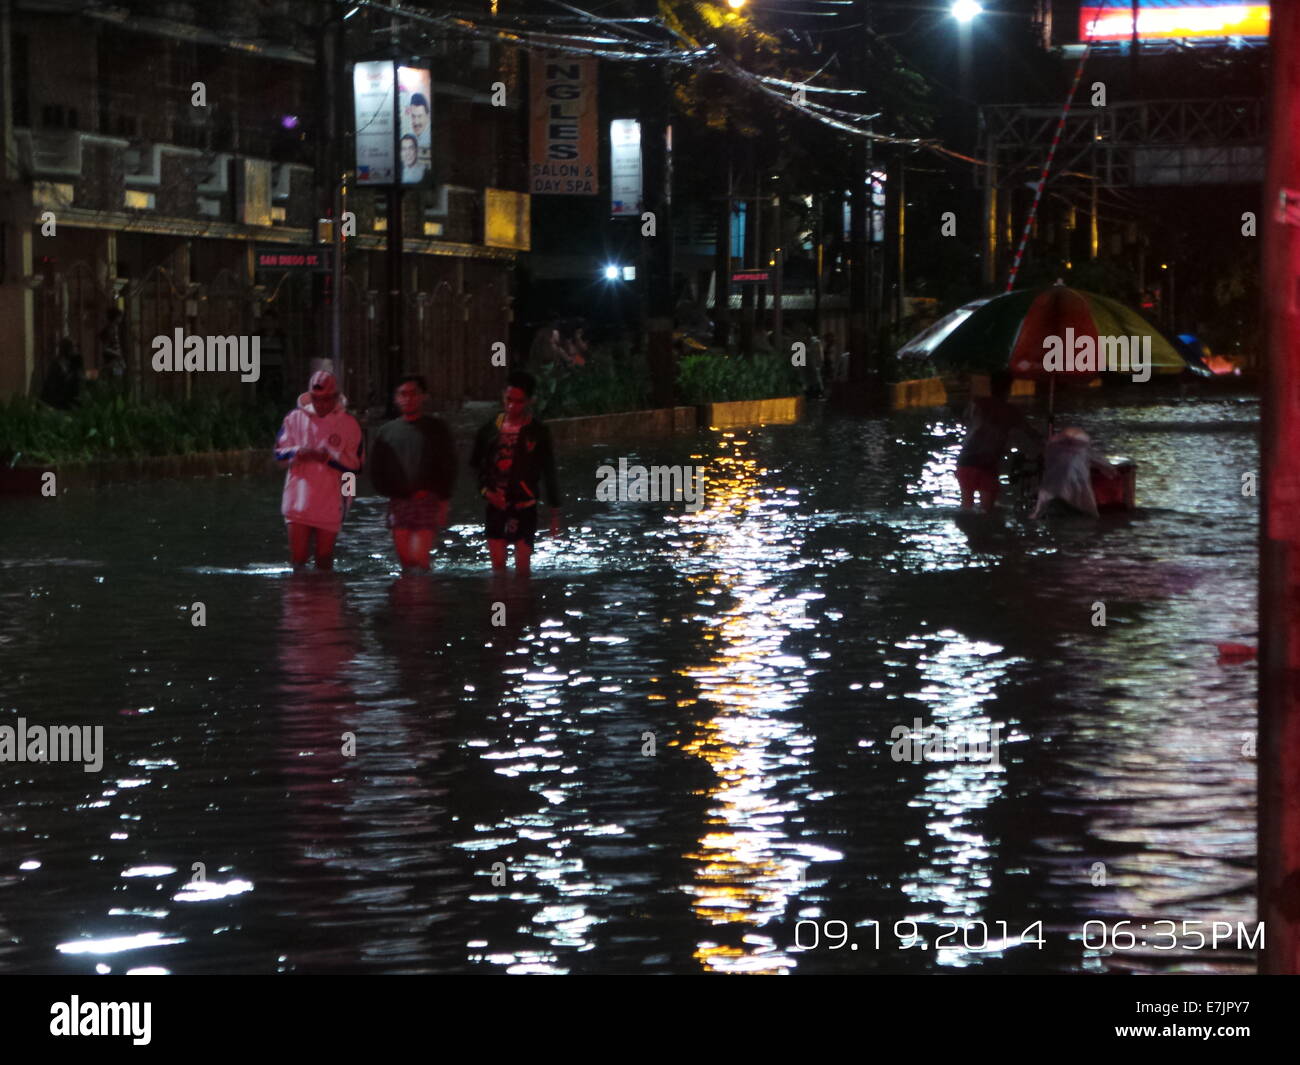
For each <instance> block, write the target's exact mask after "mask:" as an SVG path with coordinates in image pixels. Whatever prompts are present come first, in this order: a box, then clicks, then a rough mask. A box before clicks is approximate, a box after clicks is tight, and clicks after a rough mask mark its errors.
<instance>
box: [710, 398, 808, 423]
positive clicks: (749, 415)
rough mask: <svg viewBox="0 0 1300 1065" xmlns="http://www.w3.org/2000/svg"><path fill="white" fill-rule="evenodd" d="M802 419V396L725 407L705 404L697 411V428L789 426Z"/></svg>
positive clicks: (735, 401) (734, 402)
mask: <svg viewBox="0 0 1300 1065" xmlns="http://www.w3.org/2000/svg"><path fill="white" fill-rule="evenodd" d="M802 417H803V397H802V396H781V397H779V398H777V399H738V400H733V401H731V402H729V403H706V404H704V406H702V407H700V424H701V425H705V426H708V427H709V428H711V429H731V428H734V427H736V426H739V425H793V424H795V423H796V422H798V421H799V420H800V419H801V418H802Z"/></svg>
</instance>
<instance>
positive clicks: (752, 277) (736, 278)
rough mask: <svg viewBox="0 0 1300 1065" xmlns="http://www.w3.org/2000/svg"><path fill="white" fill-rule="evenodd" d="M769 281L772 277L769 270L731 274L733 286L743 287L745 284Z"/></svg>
mask: <svg viewBox="0 0 1300 1065" xmlns="http://www.w3.org/2000/svg"><path fill="white" fill-rule="evenodd" d="M771 279H772V275H771V271H769V270H733V271H732V273H731V283H732V284H733V285H743V284H745V283H746V282H749V283H751V284H756V283H762V282H764V281H770V280H771Z"/></svg>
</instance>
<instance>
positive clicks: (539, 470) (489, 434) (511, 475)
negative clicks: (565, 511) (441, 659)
mask: <svg viewBox="0 0 1300 1065" xmlns="http://www.w3.org/2000/svg"><path fill="white" fill-rule="evenodd" d="M536 387H537V382H536V381H535V380H534V379H533V376H532V374H529V373H525V372H523V371H522V370H517V371H515V372H514V373H512V374H511V375H510V376H509V378H507V380H506V390H505V395H504V397H503V405H504V407H505V410H504V411H503V412H502V413H501V414H498V415H497V416H496V417H495V418H493V419H492V421H490V422H488V423H487V424H486V425H484V426H483V428H482V429H480V430H479V432H478V435H477V437H475V439H474V451H473V454H472V455H471V456H470V460H469V464H470V466H471V468H473V469H474V470H476V471H477V472H478V479H479V492H480V493H481V494H482V496H483V498H484V499H486V500H487V514H486V517H485V524H486V527H487V542H488V554H489V555H490V556H491V558H492V568H493V569H494V570H503V569H505V568H506V551H507V548H508V547H509V545H510V544H514V545H515V570H516V571H517V572H518V573H520V574H523V575H525V576H526V575H527V574H528V571H529V564H530V560H531V558H532V554H533V540H534V538H535V537H536V535H537V506H538V502H539V499H538V491H539V488H540V487H541V485H542V482H545V497H546V502H547V504H548V505H549V506H550V508H551V525H550V530H551V535H552V536H557V535H559V531H560V489H559V485H558V483H557V481H556V476H555V451H554V449H553V448H552V446H551V433H550V430H548V429H547V428H546V426H545V425H543V424H542V423H541V421H540V420H539V419H537V418H535V417H533V415H532V411H531V407H532V402H533V392H534V390H535V389H536Z"/></svg>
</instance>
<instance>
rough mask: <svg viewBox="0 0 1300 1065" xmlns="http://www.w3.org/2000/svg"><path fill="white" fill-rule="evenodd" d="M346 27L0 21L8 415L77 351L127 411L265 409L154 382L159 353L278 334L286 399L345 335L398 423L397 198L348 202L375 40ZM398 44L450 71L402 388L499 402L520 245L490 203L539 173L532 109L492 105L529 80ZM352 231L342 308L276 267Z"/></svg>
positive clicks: (211, 16)
mask: <svg viewBox="0 0 1300 1065" xmlns="http://www.w3.org/2000/svg"><path fill="white" fill-rule="evenodd" d="M346 12H347V8H346V7H345V6H344V7H340V6H339V5H336V4H332V3H327V2H318V0H230V2H223V3H221V4H199V3H187V2H138V0H137V2H132V0H121V2H119V3H117V4H115V5H114V6H112V7H108V6H105V5H98V4H94V5H92V4H89V3H84V2H83V3H69V2H58V0H8V2H6V3H4V4H3V5H2V6H0V95H2V96H3V106H2V107H0V112H2V113H0V121H2V123H3V129H2V135H3V140H4V145H5V153H4V161H3V175H2V176H0V227H2V228H0V396H7V395H13V394H29V393H34V392H38V391H39V388H40V382H41V380H42V378H43V376H44V373H45V370H46V368H47V367H48V366H49V364H50V362H51V361H52V360H53V358H54V356H55V352H56V350H57V349H58V347H59V344H60V342H61V341H62V340H64V339H65V338H66V339H68V340H70V341H71V342H72V344H73V346H74V347H75V348H76V350H77V351H78V352H79V353H80V355H81V356H82V358H83V361H84V365H85V367H86V370H87V373H88V375H89V376H92V377H93V376H95V375H96V374H97V373H98V372H99V371H100V370H101V369H103V366H104V361H105V353H106V352H105V349H106V347H111V346H112V344H113V337H114V336H115V335H117V336H118V337H119V340H120V347H121V350H122V352H123V354H124V356H125V360H126V364H127V373H126V386H127V388H128V389H129V391H130V393H131V394H132V395H133V396H136V397H140V398H143V397H148V396H153V395H168V396H182V395H184V396H190V395H193V394H194V393H195V390H196V389H222V388H224V389H229V390H232V391H233V390H237V389H240V388H241V387H243V388H244V389H245V391H247V390H248V389H247V386H241V385H240V383H239V379H238V376H237V375H233V374H232V375H230V376H229V378H228V379H227V378H222V377H220V376H214V375H210V374H205V375H198V377H199V378H201V380H199V379H197V378H196V376H195V375H191V374H159V373H155V372H154V371H153V369H152V365H151V360H152V353H153V350H154V348H153V339H154V338H155V337H157V336H164V335H171V334H172V333H173V332H174V331H175V330H176V329H178V328H180V329H182V330H184V332H185V333H186V334H197V335H200V336H209V335H222V336H229V335H240V336H249V337H252V336H260V337H261V338H262V357H263V363H264V366H266V365H267V364H268V362H269V363H270V364H274V363H275V362H276V361H280V362H282V369H281V370H280V371H279V373H278V374H277V373H276V372H275V371H274V370H272V372H271V373H270V374H268V375H267V377H268V381H269V382H270V387H271V389H272V390H274V391H279V392H281V393H282V395H277V397H276V398H286V399H287V398H290V397H291V396H292V395H296V393H297V391H298V390H300V388H301V383H302V382H303V381H304V380H305V378H306V375H307V373H308V371H309V369H310V368H311V367H312V366H313V365H316V364H317V360H320V359H325V358H329V357H330V356H331V354H332V350H333V349H332V338H333V332H334V330H335V328H337V329H338V332H339V337H340V345H339V348H340V355H341V359H340V362H341V364H342V365H341V366H339V367H336V368H338V369H339V370H340V371H341V372H342V374H343V376H344V387H345V389H346V390H347V391H348V392H349V394H350V395H351V397H352V402H353V406H354V407H358V408H359V407H373V406H375V405H377V404H382V403H383V401H384V399H385V398H386V392H387V386H388V380H387V378H388V377H389V376H390V375H391V368H390V365H389V363H388V361H387V358H388V346H387V342H386V339H385V338H386V337H387V336H388V318H389V315H390V313H392V312H391V310H390V307H391V306H392V305H391V303H390V301H389V299H388V298H387V294H388V291H389V289H390V278H389V276H388V257H387V255H386V252H385V249H386V245H387V223H388V219H387V204H386V193H385V192H384V191H383V190H381V189H371V188H358V187H356V185H355V184H354V175H353V174H352V172H351V166H352V158H351V155H352V145H351V134H352V129H351V125H352V100H351V96H350V85H351V79H350V76H349V73H348V72H349V69H350V66H351V64H352V62H354V61H355V60H357V59H358V58H371V57H373V56H374V55H375V52H374V41H375V39H376V34H375V29H376V26H378V25H379V22H378V19H377V18H372V17H371V15H370V13H369V12H366V11H362V12H358V13H355V17H349V18H347V19H344V17H343V15H344V14H345V13H346ZM385 25H386V23H385ZM400 47H401V48H402V49H403V51H402V53H401V54H402V55H403V56H405V57H407V61H408V62H415V63H419V64H420V65H422V66H427V67H428V68H430V69H431V71H432V96H433V100H432V105H433V106H432V123H431V125H432V139H433V153H434V156H435V159H436V163H437V167H436V174H437V179H436V182H430V183H429V184H428V185H427V187H424V188H418V189H410V190H407V191H405V192H404V193H403V194H402V197H403V199H402V223H403V225H402V231H403V234H404V254H403V256H402V270H403V275H404V276H403V278H402V282H403V284H402V288H403V289H404V299H403V301H402V305H401V308H402V309H401V312H400V317H401V319H402V322H401V330H402V332H401V338H402V357H401V360H400V363H401V365H400V369H401V370H403V371H406V372H421V373H424V374H425V375H426V376H427V378H428V379H429V382H430V386H431V391H432V392H433V394H434V399H435V402H436V403H437V404H438V405H439V406H443V407H447V406H453V405H457V404H459V403H460V402H462V401H463V400H465V399H467V398H477V399H482V398H491V397H492V396H493V395H495V394H496V393H497V392H498V391H499V388H500V378H501V376H502V374H503V373H504V370H503V369H502V368H501V367H499V366H494V365H493V362H492V358H491V355H492V352H493V345H494V344H495V343H497V342H499V341H504V340H505V339H506V338H507V337H508V335H509V326H510V318H511V299H512V277H513V270H514V265H515V258H516V252H517V248H514V247H501V246H499V245H500V244H501V243H502V242H501V241H500V240H497V241H495V242H493V243H489V239H488V232H487V228H488V217H487V216H488V211H489V206H488V205H489V202H498V201H499V199H500V196H501V193H498V194H497V196H496V200H493V198H492V197H490V196H489V190H490V189H497V190H503V191H504V192H505V193H515V194H516V195H515V196H514V197H513V198H512V199H510V200H509V201H508V202H511V203H513V204H515V205H517V204H518V203H519V202H520V200H521V198H522V189H523V187H524V159H523V152H522V144H521V140H520V129H521V123H522V119H521V112H520V95H519V93H517V92H515V93H510V94H508V96H507V103H506V105H505V106H495V107H494V106H492V105H491V86H492V85H493V84H497V83H501V82H503V81H504V82H506V83H507V84H509V83H510V82H511V80H512V79H513V78H514V77H515V74H514V71H515V70H516V68H517V65H518V64H517V57H516V56H515V55H514V54H513V52H512V50H510V49H505V48H501V47H499V46H497V45H495V44H489V43H485V42H477V41H467V40H457V39H436V38H433V37H431V36H430V35H428V34H413V33H409V32H408V33H407V34H406V35H405V36H404V37H403V39H402V41H401V45H400ZM367 49H369V51H367ZM342 211H347V212H349V214H346V215H343V217H344V219H345V222H346V223H347V224H345V225H343V226H341V227H340V230H341V232H342V234H344V235H345V237H344V240H343V250H344V256H343V262H344V270H343V273H342V278H341V285H338V286H337V287H338V291H337V292H336V291H334V289H335V287H336V277H335V275H334V273H333V272H332V271H331V270H329V269H320V268H316V269H313V268H311V267H310V266H307V267H300V266H283V267H282V266H278V265H273V266H268V265H267V264H268V263H277V264H278V263H282V262H293V261H295V259H294V257H292V256H291V257H290V258H289V259H287V260H286V259H282V258H279V257H275V258H269V257H267V256H266V255H264V254H263V255H259V252H266V251H267V250H271V251H275V250H288V251H301V252H312V253H314V254H315V255H316V257H317V258H318V259H319V260H320V261H321V262H323V263H324V264H325V266H326V267H328V265H329V255H330V254H331V252H332V248H331V246H330V245H329V244H328V243H325V240H326V239H327V235H328V233H329V232H330V231H331V230H330V228H329V227H327V226H323V225H322V224H321V222H322V220H323V219H329V218H331V217H333V216H334V215H335V214H336V213H341V212H342ZM523 243H526V241H524V242H523ZM336 300H337V301H338V303H339V314H338V316H337V321H336V316H335V313H334V301H336ZM113 308H117V309H118V310H119V311H120V319H118V324H116V325H114V324H113V317H114V316H112V315H111V314H110V312H111V310H112V309H113ZM114 330H117V333H116V334H115V333H114ZM277 376H279V377H282V378H283V387H282V388H277V387H276V385H275V380H276V378H277ZM266 389H267V385H266V384H264V385H263V389H262V391H263V393H265V392H266Z"/></svg>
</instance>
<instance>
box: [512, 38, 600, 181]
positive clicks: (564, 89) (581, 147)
mask: <svg viewBox="0 0 1300 1065" xmlns="http://www.w3.org/2000/svg"><path fill="white" fill-rule="evenodd" d="M530 65H531V67H532V73H531V78H530V80H531V83H532V86H531V88H532V92H531V97H532V98H531V106H532V110H531V112H530V115H531V123H532V137H531V141H532V145H531V148H532V151H531V156H532V158H531V165H530V167H529V183H528V184H529V187H528V191H529V192H531V193H532V194H533V195H534V196H546V195H552V196H554V195H561V196H594V195H596V193H597V192H599V191H600V180H599V177H598V173H599V172H598V170H597V165H598V162H597V152H598V151H599V137H598V135H597V128H596V72H597V70H598V67H597V65H596V60H594V59H575V58H574V57H573V56H547V55H545V54H541V55H535V56H534V57H533V58H532V60H531V64H530Z"/></svg>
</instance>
